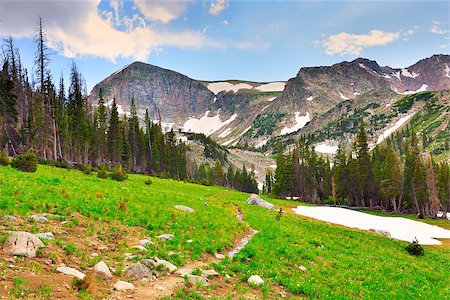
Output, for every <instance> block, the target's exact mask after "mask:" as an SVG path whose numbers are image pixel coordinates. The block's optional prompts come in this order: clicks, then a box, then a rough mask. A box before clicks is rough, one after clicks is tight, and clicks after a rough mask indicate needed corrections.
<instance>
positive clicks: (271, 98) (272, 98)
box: [267, 97, 277, 102]
mask: <svg viewBox="0 0 450 300" xmlns="http://www.w3.org/2000/svg"><path fill="white" fill-rule="evenodd" d="M275 99H277V97H270V98H267V101H269V102H272V101H273V100H275Z"/></svg>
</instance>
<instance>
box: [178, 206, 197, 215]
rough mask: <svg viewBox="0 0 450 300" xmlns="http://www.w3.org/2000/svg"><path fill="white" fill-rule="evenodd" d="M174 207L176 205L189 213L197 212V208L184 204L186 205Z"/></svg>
mask: <svg viewBox="0 0 450 300" xmlns="http://www.w3.org/2000/svg"><path fill="white" fill-rule="evenodd" d="M174 207H175V208H176V209H178V210H181V211H185V212H188V213H193V212H195V209H193V208H190V207H188V206H184V205H175V206H174Z"/></svg>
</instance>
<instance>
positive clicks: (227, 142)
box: [222, 126, 252, 146]
mask: <svg viewBox="0 0 450 300" xmlns="http://www.w3.org/2000/svg"><path fill="white" fill-rule="evenodd" d="M250 128H252V126H249V127H247V128H245V129H244V131H242V132H241V133H239V135H238V136H236V137H234V138H232V139H231V140H229V141H226V142H224V143H222V146H227V145H229V144H231V143H232V142H234V141H235V140H236V139H238V138H239V137H241V136H243V135H244V134H245V133H246V132H247V131H249V130H250ZM237 142H239V141H237ZM237 142H236V143H234V144H233V146H234V145H236V144H237Z"/></svg>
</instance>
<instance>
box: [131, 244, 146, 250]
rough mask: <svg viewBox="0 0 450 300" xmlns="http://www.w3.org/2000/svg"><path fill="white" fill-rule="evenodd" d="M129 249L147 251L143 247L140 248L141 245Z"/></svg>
mask: <svg viewBox="0 0 450 300" xmlns="http://www.w3.org/2000/svg"><path fill="white" fill-rule="evenodd" d="M131 249H136V250H139V251H147V249H145V247H144V246H141V245H138V246H133V247H131Z"/></svg>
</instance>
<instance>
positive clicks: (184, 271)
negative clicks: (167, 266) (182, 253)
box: [175, 269, 194, 277]
mask: <svg viewBox="0 0 450 300" xmlns="http://www.w3.org/2000/svg"><path fill="white" fill-rule="evenodd" d="M192 272H194V269H179V270H178V271H176V272H175V274H178V275H180V277H184V276H187V275H191V274H192Z"/></svg>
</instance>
